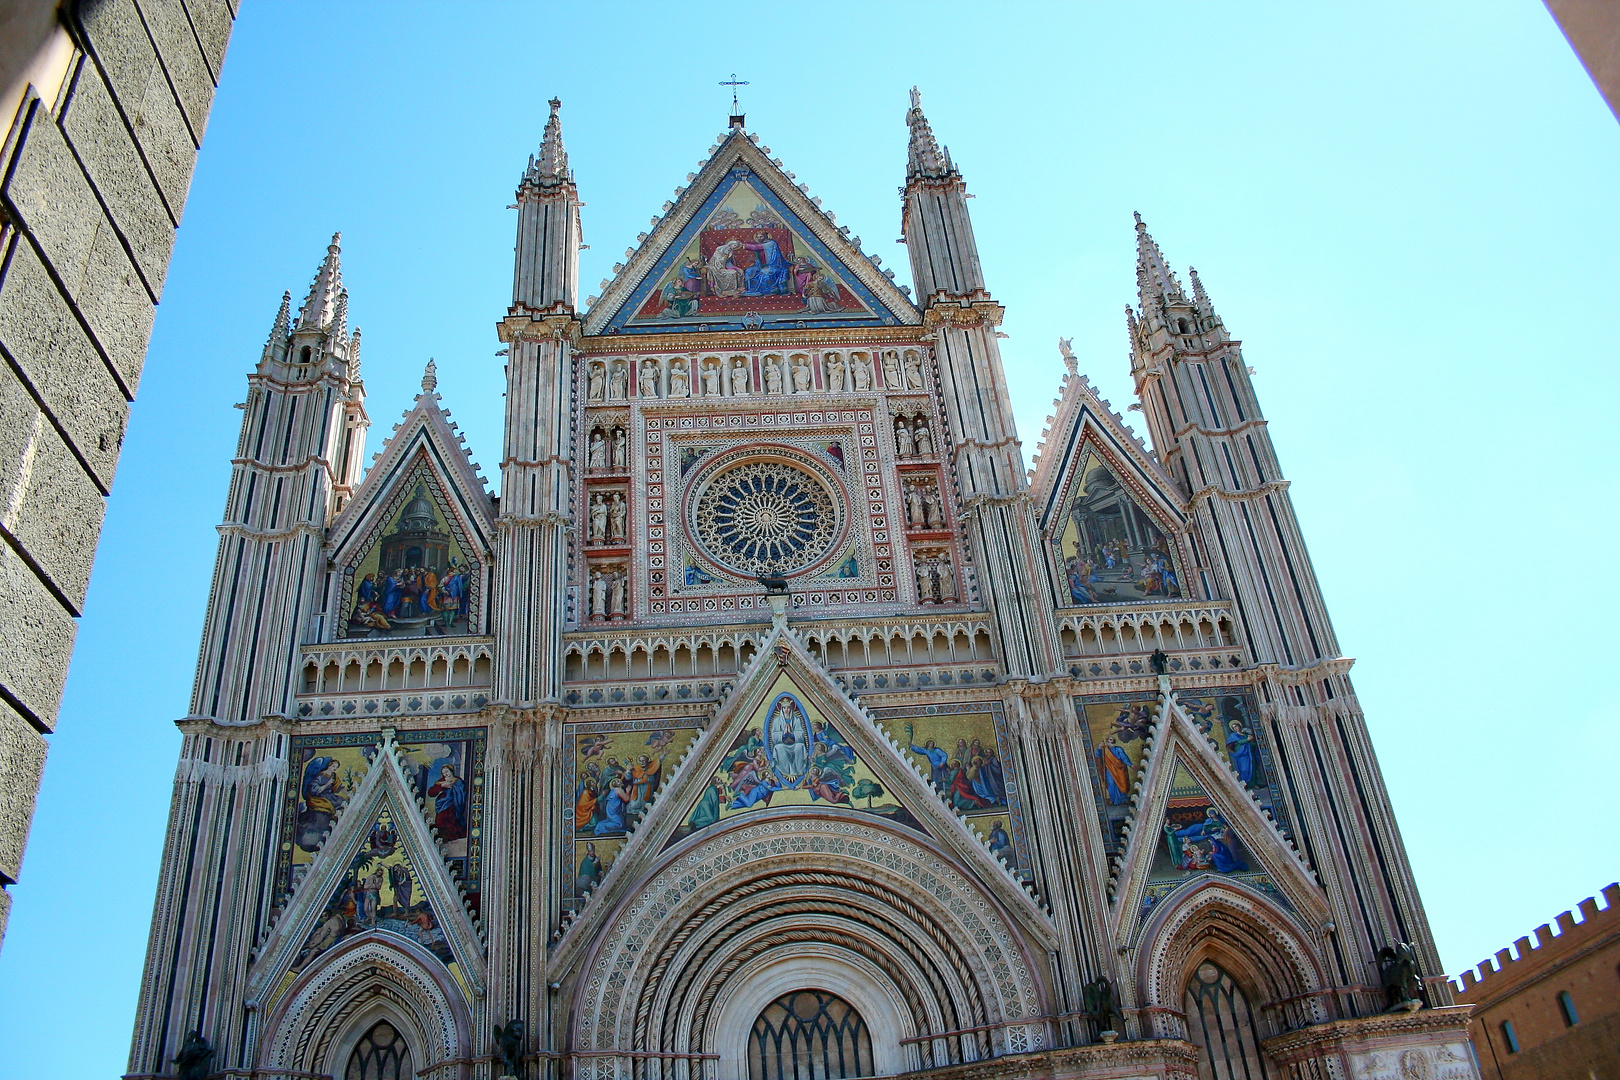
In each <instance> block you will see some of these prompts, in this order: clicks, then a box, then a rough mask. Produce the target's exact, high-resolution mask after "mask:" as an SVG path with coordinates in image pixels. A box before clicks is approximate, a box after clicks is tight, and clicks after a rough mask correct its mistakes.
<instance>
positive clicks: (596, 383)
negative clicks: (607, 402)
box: [585, 364, 607, 401]
mask: <svg viewBox="0 0 1620 1080" xmlns="http://www.w3.org/2000/svg"><path fill="white" fill-rule="evenodd" d="M585 387H586V389H585V396H586V398H588V399H589V400H591V401H601V400H602V395H603V393H604V392H605V391H606V390H607V379H606V378H605V377H603V375H602V365H601V364H592V365H591V366H590V370H589V372H588V373H587V375H586V379H585Z"/></svg>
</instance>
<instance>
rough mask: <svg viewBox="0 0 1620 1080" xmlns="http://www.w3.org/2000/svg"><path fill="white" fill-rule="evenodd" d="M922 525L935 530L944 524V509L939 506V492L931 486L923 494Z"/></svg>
mask: <svg viewBox="0 0 1620 1080" xmlns="http://www.w3.org/2000/svg"><path fill="white" fill-rule="evenodd" d="M923 524H924V525H926V526H927V527H928V528H930V529H937V528H939V527H940V526H942V525H944V524H945V513H944V509H943V508H942V507H941V506H940V505H939V492H938V491H937V490H935V488H934V486H933V485H932V484H930V485H928V489H927V490H926V491H925V492H923Z"/></svg>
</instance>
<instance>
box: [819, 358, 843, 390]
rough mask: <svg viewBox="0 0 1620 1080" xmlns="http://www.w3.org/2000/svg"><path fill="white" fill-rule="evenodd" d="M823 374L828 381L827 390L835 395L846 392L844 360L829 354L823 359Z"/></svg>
mask: <svg viewBox="0 0 1620 1080" xmlns="http://www.w3.org/2000/svg"><path fill="white" fill-rule="evenodd" d="M821 374H822V376H823V377H824V378H825V379H826V380H827V389H828V390H830V391H832V392H833V393H835V394H841V393H843V392H844V358H843V357H842V356H839V355H838V354H837V353H829V354H827V355H826V356H825V357H823V358H822V361H821Z"/></svg>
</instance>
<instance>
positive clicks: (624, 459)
mask: <svg viewBox="0 0 1620 1080" xmlns="http://www.w3.org/2000/svg"><path fill="white" fill-rule="evenodd" d="M628 444H629V440H628V439H626V438H625V435H624V428H622V427H616V428H614V429H613V460H612V461H611V462H609V464H611V465H617V466H618V467H619V468H621V469H623V468H626V467H627V466H629V464H630V458H629V456H628V455H627V454H626V453H625V448H626V446H627V445H628Z"/></svg>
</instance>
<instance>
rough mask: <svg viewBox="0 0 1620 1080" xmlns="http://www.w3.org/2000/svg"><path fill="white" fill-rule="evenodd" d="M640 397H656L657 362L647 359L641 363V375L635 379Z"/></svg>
mask: <svg viewBox="0 0 1620 1080" xmlns="http://www.w3.org/2000/svg"><path fill="white" fill-rule="evenodd" d="M636 382H637V384H638V385H639V386H640V387H641V396H642V397H657V396H658V362H657V361H656V360H653V359H652V358H650V357H649V358H648V359H646V360H643V361H642V362H641V374H640V375H639V377H638V378H637V379H636Z"/></svg>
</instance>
